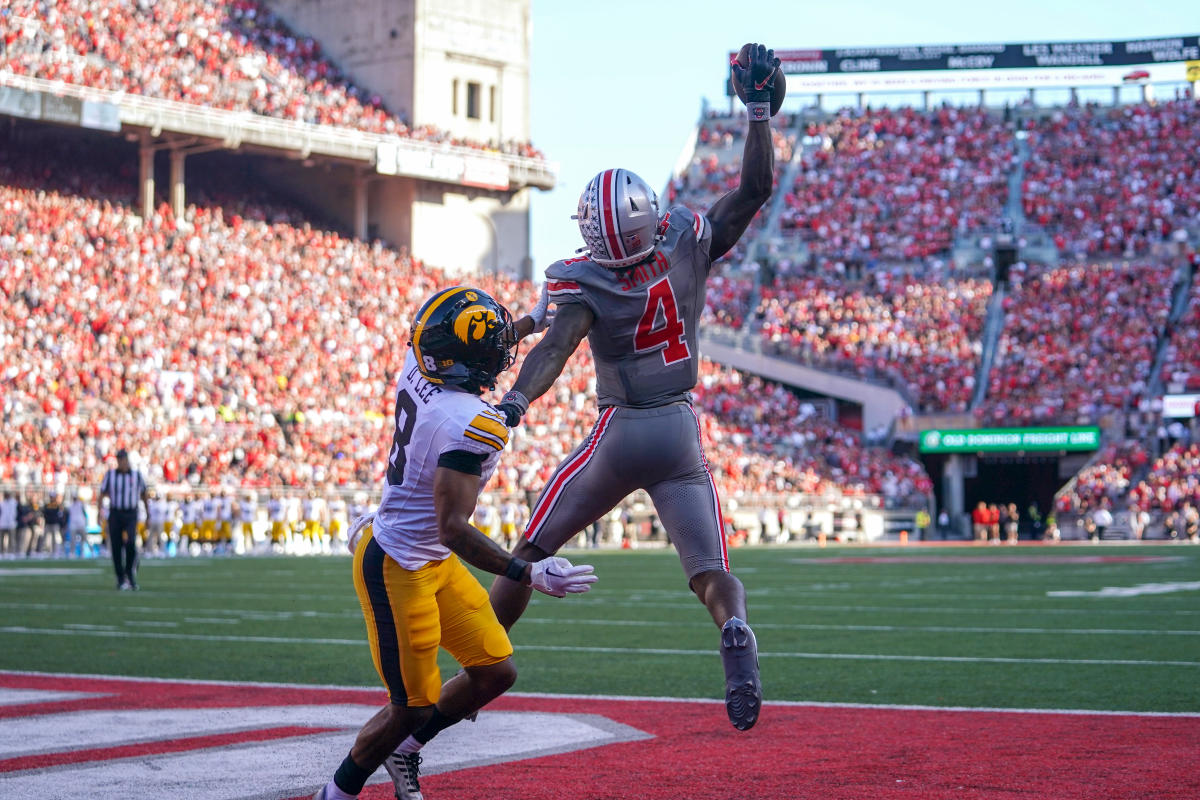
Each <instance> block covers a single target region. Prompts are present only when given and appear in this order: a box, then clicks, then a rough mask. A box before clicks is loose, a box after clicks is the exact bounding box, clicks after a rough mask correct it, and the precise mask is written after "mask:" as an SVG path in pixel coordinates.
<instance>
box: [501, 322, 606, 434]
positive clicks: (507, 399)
mask: <svg viewBox="0 0 1200 800" xmlns="http://www.w3.org/2000/svg"><path fill="white" fill-rule="evenodd" d="M595 319H596V318H595V316H594V315H593V314H592V311H591V309H589V308H588V307H587V306H585V305H583V304H581V303H567V304H565V305H562V306H560V307H559V309H558V313H557V314H556V315H555V316H554V322H553V323H551V325H550V329H549V330H548V331H547V332H546V335H545V336H544V337H542V340H541V341H540V342H538V343H537V344H536V345H534V348H533V349H532V350H530V351H529V355H527V356H526V357H525V363H524V364H522V365H521V374H519V375H518V376H517V382H516V383H515V384H513V388H512V390H511V391H510V392H508V393H507V394H505V395H504V397H503V398H501V400H500V402H499V403H498V404H497V405H496V408H497V410H499V411H502V412H504V415H505V417H506V418H507V420H508V426H509V427H510V428H511V427H513V426H515V425H517V424H518V423H519V422H520V421H521V417H522V416H524V415H525V412H526V411H527V410H528V409H529V404H530V403H531V402H533V401H534V400H536V399H538V398H539V397H541V396H542V395H544V394H545V393H546V392H547V391H549V389H550V387H551V386H553V385H554V382H555V381H556V380H558V376H559V375H561V374H562V371H563V367H564V366H565V365H566V363H567V359H568V358H570V357H571V354H572V353H574V352H575V348H577V347H579V343H580V342H581V341H583V337H584V336H587V333H588V331H589V330H591V329H592V322H594V321H595Z"/></svg>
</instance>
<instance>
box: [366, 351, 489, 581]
mask: <svg viewBox="0 0 1200 800" xmlns="http://www.w3.org/2000/svg"><path fill="white" fill-rule="evenodd" d="M506 444H508V428H507V427H505V424H504V415H503V414H501V413H499V412H498V411H496V410H495V409H493V408H492V407H491V406H489V405H488V404H487V403H485V402H483V400H482V399H480V398H479V397H477V396H475V395H473V394H469V393H467V392H462V391H458V390H456V389H454V388H452V387H446V386H438V385H436V384H433V383H430V382H429V381H427V380H425V378H424V376H422V375H421V371H420V370H419V369H417V361H416V357H415V356H414V355H413V352H412V350H409V352H408V356H407V357H406V358H405V360H404V369H403V370H402V371H401V373H400V380H399V381H398V385H397V387H396V413H395V429H394V433H393V436H392V446H391V452H390V453H389V454H388V469H387V479H386V480H385V482H384V486H383V499H382V500H381V501H380V503H379V510H378V511H376V512H375V523H374V536H375V541H377V542H379V546H380V547H382V548H383V550H384V552H385V553H387V554H388V555H389V556H391V557H392V558H393V559H395V561H396V562H397V563H399V564H400V566H402V567H404V568H405V569H410V570H415V569H419V568H420V567H422V566H424V565H425V564H428V563H429V562H431V561H441V560H442V559H444V558H446V557H448V556H449V555H450V550H449V548H447V547H446V546H445V545H443V544H442V543H441V541H439V539H438V526H437V515H436V513H435V512H434V507H433V476H434V473H435V472H436V471H437V468H438V458H439V457H441V455H442V454H444V453H449V452H451V451H455V450H459V451H465V452H468V453H474V454H476V455H480V456H483V457H484V460H483V464H482V474H481V475H480V481H479V486H480V489H481V490H482V488H483V487H484V486H485V485H486V484H487V482H488V479H489V478H490V477H491V476H492V473H493V472H495V470H496V465H497V464H498V463H499V461H500V451H501V450H503V449H504V447H505V445H506Z"/></svg>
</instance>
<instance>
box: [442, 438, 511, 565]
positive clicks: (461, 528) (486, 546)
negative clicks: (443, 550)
mask: <svg viewBox="0 0 1200 800" xmlns="http://www.w3.org/2000/svg"><path fill="white" fill-rule="evenodd" d="M452 455H453V456H455V457H457V458H458V460H459V461H469V460H470V459H471V458H472V456H471V455H470V454H468V453H453V454H452ZM479 458H480V460H482V457H479ZM457 466H458V468H454V467H446V466H442V465H441V462H440V461H439V465H438V468H437V471H436V472H435V473H433V506H434V510H435V513H436V514H437V524H438V539H439V540H441V542H442V544H444V545H446V547H449V548H450V549H451V550H452V551H453V552H454V554H455V555H457V556H458V557H459V558H461V559H462V560H463V561H466V562H467V563H468V564H470V565H471V566H473V567H478V568H479V569H481V570H484V571H486V572H490V573H492V574H493V575H506V574H507V573H508V570H509V568H510V565H511V564H512V554H511V553H509V552H508V551H507V550H505V549H504V548H503V547H501V546H500V545H498V544H496V543H495V542H493V541H492V540H491V539H489V538H488V537H487V536H486V535H485V534H484V533H483V531H481V530H479V529H478V528H476V527H475V526H474V525H472V524H471V523H470V522H469V521H468V520H470V518H471V514H472V513H474V511H475V501H476V500H477V499H478V498H479V482H480V476H479V475H478V474H471V473H470V472H460V471H459V470H460V469H462V468H463V467H462V466H461V465H457ZM468 468H469V466H468ZM472 471H473V470H472ZM513 569H514V574H511V575H508V577H510V578H512V579H513V580H516V581H519V582H520V583H523V584H525V585H529V567H528V565H515V566H513ZM518 569H519V572H518V571H517V570H518Z"/></svg>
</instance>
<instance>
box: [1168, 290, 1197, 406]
mask: <svg viewBox="0 0 1200 800" xmlns="http://www.w3.org/2000/svg"><path fill="white" fill-rule="evenodd" d="M1193 280H1195V279H1193ZM1162 378H1163V381H1164V382H1166V383H1168V384H1176V385H1178V386H1180V387H1181V388H1182V389H1183V390H1184V391H1187V392H1197V391H1200V282H1196V283H1193V284H1192V288H1191V292H1190V294H1189V295H1188V304H1187V311H1186V312H1185V313H1184V315H1183V318H1182V319H1181V320H1180V321H1179V324H1178V325H1176V326H1175V327H1174V330H1173V331H1172V333H1171V343H1170V345H1169V346H1168V348H1167V358H1166V361H1165V362H1164V363H1163V371H1162Z"/></svg>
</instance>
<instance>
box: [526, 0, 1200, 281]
mask: <svg viewBox="0 0 1200 800" xmlns="http://www.w3.org/2000/svg"><path fill="white" fill-rule="evenodd" d="M1195 9H1196V6H1195V3H1194V2H1185V0H1154V1H1153V2H1149V3H1140V2H1133V0H1123V1H1121V0H1089V2H1086V3H1084V2H1080V1H1079V0H1004V2H994V3H964V2H962V0H929V1H927V2H915V3H913V2H909V3H905V2H895V0H891V1H890V2H881V0H874V1H871V0H841V1H840V2H835V3H817V2H813V1H812V0H756V1H755V2H753V3H739V2H714V0H690V1H689V2H683V0H669V1H666V2H645V0H606V1H605V2H593V3H568V2H564V1H563V0H533V68H532V77H531V92H532V138H533V141H534V143H535V144H536V145H537V146H538V147H540V148H541V149H542V150H543V151H544V152H545V153H546V154H547V156H548V157H549V158H550V159H551V160H552V161H557V162H558V163H559V165H560V171H559V183H558V187H557V188H555V189H554V190H553V191H550V192H537V191H535V192H534V195H533V215H532V236H533V248H532V250H533V253H532V255H533V260H534V277H535V279H536V280H541V275H542V271H543V270H544V269H545V268H546V266H547V265H549V264H551V263H553V262H554V261H555V260H557V259H559V258H566V257H568V256H570V255H572V254H573V253H574V251H575V249H576V248H577V247H580V246H581V245H582V244H583V242H582V240H581V239H580V237H579V231H578V229H577V228H576V227H575V223H574V222H573V221H572V220H571V219H570V216H571V214H573V213H575V204H576V202H577V201H578V199H579V192H580V191H581V190H582V189H583V187H584V185H585V184H586V183H587V181H588V179H589V178H591V177H592V175H594V174H595V173H596V172H599V171H600V170H602V169H606V168H609V167H625V168H627V169H632V170H633V171H635V172H637V173H638V174H639V175H641V176H642V177H643V178H645V179H646V181H647V182H649V183H650V185H651V186H653V187H654V188H655V189H656V190H657V191H661V190H662V188H663V187H664V186H665V185H666V182H667V179H668V177H669V176H670V174H671V171H672V168H673V167H674V165H675V162H676V161H677V160H678V158H679V156H680V152H681V151H682V149H683V146H684V144H685V142H686V140H687V137H688V135H689V133H690V132H691V129H692V127H693V126H694V125H695V123H696V120H697V119H698V118H699V114H700V109H701V102H702V100H704V99H707V100H708V102H709V103H710V104H711V105H712V106H713V107H715V108H718V109H725V108H728V100H727V99H726V97H725V94H724V86H725V84H724V81H725V75H726V62H725V59H726V54H727V53H728V52H729V51H730V50H734V49H737V48H738V47H740V46H741V45H742V44H743V43H745V42H749V41H762V42H763V43H764V44H766V45H768V46H769V47H773V48H778V49H781V50H782V49H789V48H808V47H811V48H831V47H855V46H881V45H923V44H959V43H970V42H987V43H1006V42H1037V41H1050V40H1053V41H1070V40H1105V39H1137V38H1144V37H1156V36H1168V35H1179V34H1194V33H1197V32H1198V31H1197V30H1196V29H1197V28H1200V25H1197V24H1196V20H1197V16H1196V12H1195ZM847 99H849V98H847ZM786 108H787V106H785V109H786Z"/></svg>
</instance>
